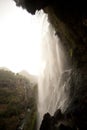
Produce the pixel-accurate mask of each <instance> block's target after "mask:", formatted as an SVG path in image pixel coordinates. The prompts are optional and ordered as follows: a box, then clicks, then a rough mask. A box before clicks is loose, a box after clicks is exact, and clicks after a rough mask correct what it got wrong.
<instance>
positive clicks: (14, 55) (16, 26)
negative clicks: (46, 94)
mask: <svg viewBox="0 0 87 130" xmlns="http://www.w3.org/2000/svg"><path fill="white" fill-rule="evenodd" d="M37 16H38V15H37ZM37 16H32V15H31V14H29V13H28V12H27V11H26V10H23V9H22V8H21V7H20V8H19V7H16V5H15V3H14V2H13V0H0V67H7V68H9V69H10V70H12V71H13V72H19V71H21V70H24V69H25V70H27V71H28V72H29V73H31V74H33V75H37V74H38V72H39V69H40V67H41V66H43V65H41V64H43V63H42V62H43V61H42V60H41V37H42V36H41V31H42V26H43V18H42V19H41V20H40V17H39V18H37Z"/></svg>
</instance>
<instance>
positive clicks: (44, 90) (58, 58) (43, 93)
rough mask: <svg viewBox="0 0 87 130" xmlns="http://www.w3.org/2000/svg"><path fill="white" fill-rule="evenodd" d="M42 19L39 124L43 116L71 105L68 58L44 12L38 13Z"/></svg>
mask: <svg viewBox="0 0 87 130" xmlns="http://www.w3.org/2000/svg"><path fill="white" fill-rule="evenodd" d="M38 14H39V17H40V18H42V21H43V26H42V51H41V52H42V61H43V63H44V64H43V66H44V67H43V68H41V71H40V75H39V79H38V114H39V123H40V121H41V120H42V118H43V115H44V114H45V113H47V112H49V113H50V114H51V115H53V114H54V112H55V111H56V110H57V109H58V108H60V109H61V110H62V111H64V110H65V109H66V108H67V106H68V105H67V104H69V100H68V99H69V88H70V85H69V82H70V73H71V70H70V69H68V70H66V67H65V62H66V61H67V60H66V56H65V53H64V49H63V47H62V45H61V41H60V39H59V38H58V36H57V35H56V32H55V30H54V28H53V27H52V25H51V24H50V23H49V22H48V16H47V14H45V13H44V12H43V11H42V12H37V13H36V15H38Z"/></svg>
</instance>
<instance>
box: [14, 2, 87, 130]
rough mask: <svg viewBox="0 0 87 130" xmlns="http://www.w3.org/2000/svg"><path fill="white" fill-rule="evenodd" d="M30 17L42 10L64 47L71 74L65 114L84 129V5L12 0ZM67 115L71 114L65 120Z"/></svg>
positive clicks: (86, 116) (86, 33) (86, 32)
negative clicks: (26, 11) (68, 99)
mask: <svg viewBox="0 0 87 130" xmlns="http://www.w3.org/2000/svg"><path fill="white" fill-rule="evenodd" d="M14 1H16V3H17V5H18V6H22V7H23V8H26V9H27V10H28V11H29V12H31V13H32V14H34V13H35V11H36V10H40V9H44V11H45V12H46V13H48V17H49V21H50V23H51V24H52V25H53V26H54V28H55V30H56V35H58V36H59V37H60V39H61V41H62V44H63V46H64V47H65V48H66V55H67V57H68V58H69V59H70V62H71V66H72V68H74V69H73V73H72V89H71V95H72V96H71V98H72V102H71V104H70V106H69V108H68V109H67V110H66V112H65V113H64V114H65V115H66V117H67V118H71V120H72V122H74V123H75V124H76V125H77V127H79V129H81V130H83V129H84V128H85V127H87V110H86V109H87V107H86V106H87V86H86V79H87V77H86V74H87V68H86V66H87V50H86V49H87V10H86V3H85V2H82V0H80V1H79V3H78V2H77V3H76V2H74V1H73V2H72V1H70V2H65V1H63V0H52V2H51V1H50V0H14ZM68 115H70V116H69V117H68Z"/></svg>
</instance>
